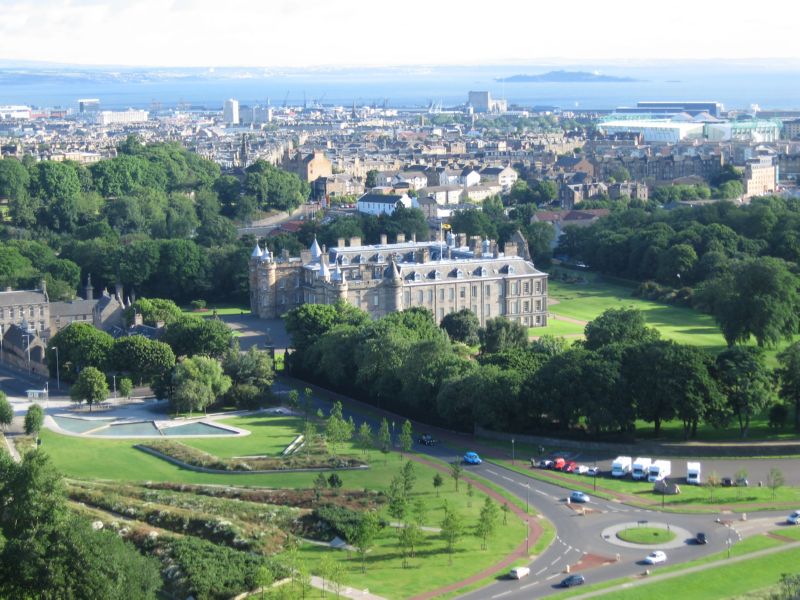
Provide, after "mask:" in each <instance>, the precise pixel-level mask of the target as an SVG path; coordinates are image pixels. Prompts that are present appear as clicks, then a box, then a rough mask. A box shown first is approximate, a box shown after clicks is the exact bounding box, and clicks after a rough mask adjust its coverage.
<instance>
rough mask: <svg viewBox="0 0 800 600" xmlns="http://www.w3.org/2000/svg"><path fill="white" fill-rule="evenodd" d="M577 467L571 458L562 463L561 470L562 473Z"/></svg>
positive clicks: (569, 471)
mask: <svg viewBox="0 0 800 600" xmlns="http://www.w3.org/2000/svg"><path fill="white" fill-rule="evenodd" d="M577 467H578V463H576V462H575V461H574V460H571V461H569V462H568V463H567V464H565V465H564V468H563V469H562V471H564V473H572V472H573V471H574V470H575V469H576V468H577Z"/></svg>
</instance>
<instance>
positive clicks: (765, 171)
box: [744, 156, 778, 198]
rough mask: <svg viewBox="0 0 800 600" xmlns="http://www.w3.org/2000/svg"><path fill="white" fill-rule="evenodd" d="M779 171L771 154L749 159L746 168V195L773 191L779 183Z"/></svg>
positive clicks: (749, 196) (764, 193)
mask: <svg viewBox="0 0 800 600" xmlns="http://www.w3.org/2000/svg"><path fill="white" fill-rule="evenodd" d="M777 171H778V170H777V168H776V167H775V164H774V162H773V160H772V157H771V156H761V157H759V158H754V159H751V160H748V161H747V164H746V165H745V170H744V188H745V189H744V197H745V198H752V197H753V196H764V195H766V194H771V193H773V192H774V191H775V188H776V187H777V185H778V172H777Z"/></svg>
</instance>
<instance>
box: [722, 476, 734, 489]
mask: <svg viewBox="0 0 800 600" xmlns="http://www.w3.org/2000/svg"><path fill="white" fill-rule="evenodd" d="M732 486H733V479H731V478H730V477H723V478H722V487H732Z"/></svg>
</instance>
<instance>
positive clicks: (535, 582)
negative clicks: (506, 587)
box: [519, 581, 539, 590]
mask: <svg viewBox="0 0 800 600" xmlns="http://www.w3.org/2000/svg"><path fill="white" fill-rule="evenodd" d="M538 583H539V582H538V581H532V582H531V583H528V584H526V585H523V586H522V587H520V588H519V589H521V590H527V589H528V588H529V587H533V586H535V585H536V584H538Z"/></svg>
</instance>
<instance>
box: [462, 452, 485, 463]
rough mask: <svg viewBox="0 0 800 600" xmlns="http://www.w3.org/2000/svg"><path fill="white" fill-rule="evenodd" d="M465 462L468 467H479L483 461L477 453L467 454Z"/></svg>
mask: <svg viewBox="0 0 800 600" xmlns="http://www.w3.org/2000/svg"><path fill="white" fill-rule="evenodd" d="M464 462H465V463H467V464H468V465H479V464H481V463H482V462H483V461H482V460H481V457H480V456H478V455H477V454H476V453H475V452H467V453H466V454H465V455H464Z"/></svg>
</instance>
